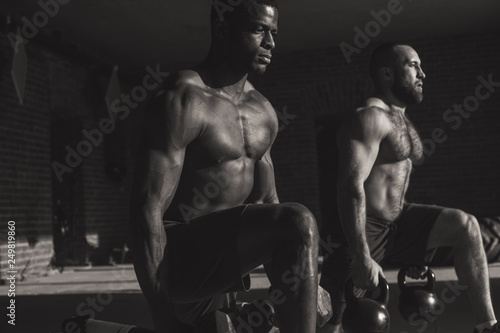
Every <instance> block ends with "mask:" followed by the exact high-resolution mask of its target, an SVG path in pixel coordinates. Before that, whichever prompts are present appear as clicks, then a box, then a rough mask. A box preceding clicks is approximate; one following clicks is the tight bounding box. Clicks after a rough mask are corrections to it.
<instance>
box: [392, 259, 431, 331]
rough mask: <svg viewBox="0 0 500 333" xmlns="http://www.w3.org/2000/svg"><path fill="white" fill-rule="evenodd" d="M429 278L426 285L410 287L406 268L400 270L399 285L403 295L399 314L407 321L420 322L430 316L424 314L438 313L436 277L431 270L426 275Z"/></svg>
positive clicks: (400, 297) (400, 298)
mask: <svg viewBox="0 0 500 333" xmlns="http://www.w3.org/2000/svg"><path fill="white" fill-rule="evenodd" d="M424 276H425V277H426V278H427V283H426V284H425V285H421V284H415V285H408V284H407V283H406V278H405V277H406V267H403V268H401V269H400V270H399V273H398V285H399V290H400V291H401V294H400V295H399V304H398V308H399V312H400V313H401V315H402V316H403V318H404V319H406V320H408V321H409V320H410V319H411V320H412V321H415V320H419V319H424V320H426V319H425V318H426V317H429V316H425V315H424V314H430V315H433V314H435V313H436V309H437V307H438V300H437V298H436V295H435V294H434V293H433V290H434V284H435V282H436V276H435V275H434V272H433V271H432V270H431V269H430V268H429V269H428V270H427V272H426V273H425V275H424ZM410 317H411V318H410Z"/></svg>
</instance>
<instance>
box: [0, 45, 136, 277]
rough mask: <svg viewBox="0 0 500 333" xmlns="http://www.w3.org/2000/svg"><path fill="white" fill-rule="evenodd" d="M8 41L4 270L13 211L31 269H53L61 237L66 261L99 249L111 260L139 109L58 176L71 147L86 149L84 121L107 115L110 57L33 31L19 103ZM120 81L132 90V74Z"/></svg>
mask: <svg viewBox="0 0 500 333" xmlns="http://www.w3.org/2000/svg"><path fill="white" fill-rule="evenodd" d="M0 46H1V51H0V57H1V59H2V64H3V65H2V68H1V73H0V75H1V76H0V77H1V86H2V90H1V91H0V105H1V107H0V113H1V121H0V128H1V131H0V138H1V139H0V177H1V195H0V225H1V229H0V278H5V272H6V264H7V259H8V258H7V248H6V240H7V221H9V220H14V221H16V233H17V244H16V266H17V268H18V274H20V273H21V272H23V275H24V276H25V277H27V276H29V275H30V274H31V275H40V274H44V273H45V272H46V271H47V269H48V267H49V264H50V262H51V258H52V256H53V252H54V251H53V248H54V245H56V247H57V248H58V249H59V250H60V251H59V256H58V257H57V258H56V259H57V261H58V265H69V264H86V263H87V262H88V260H89V258H90V257H91V256H92V255H94V254H96V255H98V256H101V257H102V260H103V261H107V258H108V256H109V255H110V253H111V249H112V248H113V247H120V246H121V245H122V244H123V242H124V241H125V240H126V238H127V237H128V209H129V208H128V201H129V188H130V183H131V178H132V177H131V174H132V170H131V169H132V166H131V165H132V160H133V156H132V153H131V152H132V151H133V150H134V147H135V142H137V135H135V136H134V133H137V131H138V129H137V130H133V129H130V128H131V127H134V128H136V127H138V125H140V116H139V113H140V112H139V111H137V112H136V113H134V112H131V114H130V115H129V117H128V118H127V119H125V120H123V121H117V122H116V124H115V125H116V127H115V130H114V131H112V132H111V133H109V134H104V135H103V140H102V142H100V143H99V144H97V145H93V146H92V148H91V149H92V152H91V153H90V154H88V156H86V157H83V159H82V162H81V163H78V165H77V166H75V167H72V168H71V169H72V172H65V173H63V174H62V175H61V179H58V178H57V177H56V174H55V173H54V171H53V169H52V166H51V164H52V163H53V161H57V162H60V163H61V165H65V166H67V162H66V161H65V158H66V155H67V150H66V149H65V147H66V146H69V147H71V148H73V149H74V150H77V148H78V144H79V143H80V142H82V140H85V139H86V138H85V136H84V135H83V133H82V131H83V130H87V131H92V130H93V129H96V128H99V122H100V121H101V119H103V118H106V117H108V112H107V109H106V104H105V100H104V95H105V92H106V87H107V83H108V80H109V73H110V72H111V66H109V65H108V66H107V67H108V68H109V71H106V70H103V69H102V68H103V64H102V63H100V62H98V61H97V60H92V59H91V58H89V59H88V60H87V61H84V60H82V59H81V58H78V57H72V56H71V55H68V54H67V53H65V52H61V51H58V50H55V49H53V48H50V47H48V46H44V44H42V43H38V42H35V41H32V42H30V43H28V44H27V56H28V75H27V84H26V95H25V100H24V105H19V103H18V101H17V96H16V93H15V90H14V85H13V82H12V78H11V76H10V66H11V63H12V56H13V51H12V48H11V47H10V45H9V43H8V40H7V38H6V37H5V36H1V38H0ZM121 83H122V91H123V92H125V93H127V92H128V91H129V90H130V84H126V83H125V82H121ZM138 109H140V107H138ZM110 162H112V163H114V164H115V165H117V166H119V167H124V169H125V170H127V173H126V176H125V178H124V179H123V180H122V181H116V180H113V179H111V178H110V177H108V176H107V175H106V173H105V167H106V165H108V163H110ZM58 217H59V219H61V220H66V221H67V229H66V231H65V237H63V238H62V239H61V238H60V237H59V238H58V237H53V236H54V235H56V236H61V232H60V230H61V226H58V227H57V228H56V227H54V228H53V220H56V219H57V218H58ZM54 230H55V231H56V232H55V233H54ZM89 243H90V244H89ZM90 245H94V246H98V248H97V249H91V248H90Z"/></svg>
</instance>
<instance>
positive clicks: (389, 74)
mask: <svg viewBox="0 0 500 333" xmlns="http://www.w3.org/2000/svg"><path fill="white" fill-rule="evenodd" d="M379 74H380V79H381V80H382V81H393V80H394V71H393V70H392V68H390V67H381V68H380V71H379Z"/></svg>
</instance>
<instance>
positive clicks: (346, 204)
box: [338, 186, 370, 258]
mask: <svg viewBox="0 0 500 333" xmlns="http://www.w3.org/2000/svg"><path fill="white" fill-rule="evenodd" d="M347 193H348V194H347ZM346 194H347V195H346ZM338 198H339V208H340V209H339V214H340V221H341V223H342V228H343V230H344V234H345V237H346V239H347V242H348V244H349V248H350V252H351V255H352V257H353V258H354V257H357V256H369V255H370V250H369V248H368V244H367V242H366V231H365V226H366V204H365V194H364V191H361V190H358V189H353V188H352V187H351V186H349V187H347V188H346V187H340V188H339V192H338Z"/></svg>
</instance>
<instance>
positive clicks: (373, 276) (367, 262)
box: [352, 255, 385, 290]
mask: <svg viewBox="0 0 500 333" xmlns="http://www.w3.org/2000/svg"><path fill="white" fill-rule="evenodd" d="M380 275H381V276H382V277H384V278H385V275H384V271H383V270H382V267H380V265H379V264H377V262H376V261H375V260H373V259H372V258H371V257H370V256H369V255H368V256H356V257H354V258H353V262H352V281H353V282H354V286H355V287H358V288H361V289H366V290H369V289H375V288H376V287H377V286H378V282H379V276H380Z"/></svg>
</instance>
